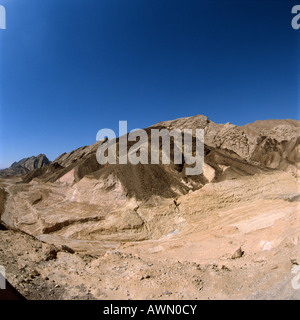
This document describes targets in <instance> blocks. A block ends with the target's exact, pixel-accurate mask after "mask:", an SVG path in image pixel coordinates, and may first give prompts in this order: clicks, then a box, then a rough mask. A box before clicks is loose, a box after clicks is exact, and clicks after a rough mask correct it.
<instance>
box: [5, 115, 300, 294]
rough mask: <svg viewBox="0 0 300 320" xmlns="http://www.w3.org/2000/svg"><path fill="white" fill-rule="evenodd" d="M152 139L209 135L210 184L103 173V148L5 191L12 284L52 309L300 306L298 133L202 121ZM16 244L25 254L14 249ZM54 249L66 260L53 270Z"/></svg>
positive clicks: (133, 170)
mask: <svg viewBox="0 0 300 320" xmlns="http://www.w3.org/2000/svg"><path fill="white" fill-rule="evenodd" d="M153 128H167V129H173V128H178V129H184V128H187V129H196V128H202V129H204V133H205V136H204V137H205V158H204V171H203V173H202V174H201V175H199V176H186V175H185V170H184V169H185V168H186V167H187V164H186V163H183V165H175V164H174V163H173V162H172V161H171V164H170V165H141V164H138V165H130V164H128V165H103V166H101V165H99V164H98V162H97V161H96V150H97V148H98V146H99V145H100V144H101V143H102V142H97V143H95V144H93V145H91V146H87V147H82V148H79V149H77V150H74V151H72V152H70V153H65V154H62V155H61V156H59V157H58V158H57V159H55V160H54V161H53V162H52V163H51V164H49V165H46V166H44V167H42V168H37V169H35V170H33V171H30V172H29V173H28V174H26V175H25V176H23V177H20V178H15V180H14V179H10V180H6V179H2V180H1V181H0V187H2V194H3V199H5V201H6V205H5V206H3V209H2V217H1V221H2V224H3V226H6V227H7V228H9V229H11V230H6V231H0V247H1V248H2V252H3V255H2V258H3V259H4V257H5V256H7V257H10V258H9V259H12V261H15V264H14V265H12V266H11V268H12V269H11V270H12V271H11V273H10V271H9V272H8V274H9V277H10V279H9V280H10V282H12V283H13V284H14V285H16V286H18V288H19V289H20V290H23V289H24V290H25V289H26V290H29V291H28V292H27V296H28V297H31V298H39V297H42V298H45V299H48V298H51V297H56V298H74V297H77V298H96V299H99V298H100V299H105V298H108V299H128V298H147V299H151V298H156V299H160V298H171V299H172V298H175V299H182V298H188V299H193V298H262V297H263V298H272V297H273V298H280V297H282V298H299V292H298V291H295V290H294V289H293V288H292V286H291V279H292V278H291V277H292V274H291V268H292V267H293V265H295V264H298V263H299V258H300V255H299V254H300V253H299V241H300V238H299V235H300V214H299V213H300V212H299V198H300V190H299V182H298V173H299V159H300V156H299V141H300V140H299V136H300V122H299V121H296V120H267V121H257V122H255V123H253V124H247V125H245V126H241V127H238V126H235V125H231V124H229V123H227V124H216V123H214V122H212V121H210V120H209V119H208V118H207V117H205V116H195V117H191V118H182V119H176V120H173V121H166V122H161V123H158V124H156V125H153V126H152V127H150V128H147V131H148V132H150V130H151V129H153ZM116 143H117V144H118V143H119V141H118V139H117V141H116ZM129 147H130V145H129V146H128V148H129ZM12 230H16V231H15V232H17V231H22V232H24V234H22V236H21V235H20V234H19V233H18V232H17V233H15V232H13V231H12ZM26 234H27V235H28V236H27V235H26ZM32 236H33V237H34V238H30V239H32V240H30V241H29V242H28V243H27V244H26V245H25V243H26V241H27V240H26V237H32ZM13 237H15V241H14V243H19V244H16V246H17V247H18V246H20V247H22V246H26V248H27V249H26V250H27V251H28V254H25V253H21V254H20V255H19V253H17V251H18V249H17V247H16V248H13V247H7V245H6V243H7V241H9V240H8V239H14V238H13ZM31 245H32V248H34V249H33V251H34V252H32V250H31V249H30V248H31ZM51 245H52V246H54V247H53V248H55V250H56V252H57V255H55V257H54V258H53V259H50V260H45V259H44V247H45V248H46V247H47V246H48V247H47V248H50V247H49V246H51ZM45 250H46V249H45ZM47 250H48V249H47ZM87 255H88V256H87ZM45 261H46V262H45ZM0 264H1V250H0ZM22 265H27V267H26V266H25V267H24V268H23V269H24V272H25V271H26V270H27V271H26V272H29V273H30V272H32V270H33V269H35V268H37V269H38V270H37V273H36V274H39V275H38V276H34V278H33V280H32V281H29V283H28V285H27V284H26V281H25V280H24V279H23V278H22V277H21V278H14V277H13V274H15V271H14V270H15V269H16V268H20V266H22ZM58 265H59V266H60V269H59V270H58V269H57V266H58ZM29 266H30V267H29ZM7 267H8V268H10V266H7ZM70 268H71V269H72V268H73V269H74V273H73V272H71V273H70V272H69V271H68V270H70ZM30 270H31V271H30ZM197 270H198V271H197ZM272 270H273V271H272ZM274 270H275V271H274ZM26 272H25V273H26ZM161 272H163V274H162V273H161ZM187 272H188V273H189V276H187ZM49 275H51V277H50V276H49ZM164 275H165V276H164ZM24 277H25V276H24ZM45 277H48V278H49V279H50V278H51V281H54V282H53V283H55V284H56V285H57V286H58V287H57V288H60V289H59V290H54V289H55V287H54V288H53V286H52V284H51V285H50V284H49V283H48V282H45V281H43V280H42V279H43V278H45ZM245 278H247V279H249V281H248V280H245ZM96 279H101V281H102V282H101V283H100V282H97V281H96ZM141 279H142V280H141ZM251 279H252V280H251ZM250 280H251V281H250ZM24 281H25V282H24ZM195 281H196V282H195ZM41 283H44V284H45V289H43V290H44V291H42V292H41V294H40V295H39V294H38V293H32V290H34V288H35V287H37V286H39V285H40V284H41ZM243 283H244V284H243ZM141 285H142V288H144V289H143V290H140V289H138V288H140V287H141ZM180 286H181V289H180V290H179V287H180ZM243 286H244V287H243ZM22 288H23V289H22ZM83 288H85V289H83ZM48 289H49V290H50V291H47V290H48ZM52 290H54V291H52ZM47 292H53V296H51V295H50V296H49V295H48V296H47ZM170 292H171V293H170ZM21 293H24V292H21Z"/></svg>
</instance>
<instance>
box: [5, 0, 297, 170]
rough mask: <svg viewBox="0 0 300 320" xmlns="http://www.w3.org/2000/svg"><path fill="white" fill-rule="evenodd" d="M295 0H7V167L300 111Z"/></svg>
mask: <svg viewBox="0 0 300 320" xmlns="http://www.w3.org/2000/svg"><path fill="white" fill-rule="evenodd" d="M296 3H297V2H295V1H289V0H284V1H279V0H278V1H276V0H273V1H268V0H259V1H254V0H244V1H240V0H239V1H236V0H235V1H231V0H226V1H225V0H219V1H209V0H206V1H201V0H198V1H192V0H182V1H181V0H180V1H177V0H143V1H141V0H126V1H125V0H43V1H41V0H28V1H24V0H0V4H1V5H3V6H5V8H6V13H7V29H6V30H0V117H1V118H0V167H7V166H9V165H10V164H11V163H12V162H13V161H15V160H19V159H21V158H23V157H29V156H32V155H37V154H39V153H45V154H46V155H47V156H48V157H49V158H50V160H54V159H55V158H56V157H57V156H59V155H60V154H61V153H63V152H69V151H71V150H73V149H75V148H78V147H80V146H84V145H89V144H92V143H94V142H95V137H96V133H97V131H98V130H100V129H102V128H111V129H114V130H116V131H117V128H118V121H119V120H127V121H128V129H133V128H137V127H147V126H149V125H151V124H154V123H157V122H159V121H163V120H171V119H175V118H178V117H187V116H193V115H196V114H203V115H206V116H208V117H209V118H210V119H211V120H212V121H214V122H218V123H226V122H231V123H233V124H237V125H243V124H246V123H249V122H253V121H255V120H263V119H286V118H290V119H297V118H299V71H300V68H299V63H298V60H299V54H300V52H299V47H298V48H297V42H298V45H299V39H300V30H293V29H292V27H291V19H292V17H293V16H292V14H291V9H292V6H293V5H294V4H296Z"/></svg>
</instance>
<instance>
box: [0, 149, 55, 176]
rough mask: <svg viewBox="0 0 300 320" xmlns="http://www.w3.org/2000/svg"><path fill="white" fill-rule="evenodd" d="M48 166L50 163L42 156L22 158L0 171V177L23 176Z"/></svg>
mask: <svg viewBox="0 0 300 320" xmlns="http://www.w3.org/2000/svg"><path fill="white" fill-rule="evenodd" d="M48 164H50V161H49V159H48V158H47V157H46V156H45V155H44V154H39V155H38V156H36V157H35V156H32V157H30V158H24V159H22V160H20V161H18V162H14V163H13V164H12V165H11V166H10V167H9V168H7V169H2V170H0V177H8V176H16V175H24V174H26V173H28V172H29V171H32V170H34V169H37V168H43V167H44V166H46V165H48Z"/></svg>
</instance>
